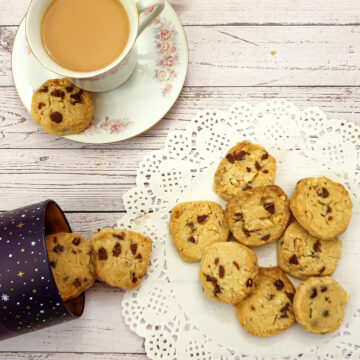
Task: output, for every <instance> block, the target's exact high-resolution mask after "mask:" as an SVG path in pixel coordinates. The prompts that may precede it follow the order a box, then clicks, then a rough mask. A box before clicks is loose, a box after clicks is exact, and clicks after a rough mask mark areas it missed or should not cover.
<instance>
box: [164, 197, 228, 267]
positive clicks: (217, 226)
mask: <svg viewBox="0 0 360 360" xmlns="http://www.w3.org/2000/svg"><path fill="white" fill-rule="evenodd" d="M169 229H170V234H171V238H172V240H173V243H174V245H175V248H176V250H177V251H178V253H179V255H180V257H181V259H182V260H183V261H186V262H194V261H199V260H200V259H201V257H202V255H203V253H204V250H205V249H206V247H207V246H209V245H210V244H213V243H215V242H221V241H227V240H228V238H229V235H230V231H229V229H228V227H227V225H226V223H225V218H224V211H223V209H222V207H221V206H220V205H219V204H217V203H214V202H211V201H193V202H184V203H180V204H178V205H176V206H175V207H174V209H173V210H172V213H171V216H170V222H169Z"/></svg>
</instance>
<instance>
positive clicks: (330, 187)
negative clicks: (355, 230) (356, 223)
mask: <svg viewBox="0 0 360 360" xmlns="http://www.w3.org/2000/svg"><path fill="white" fill-rule="evenodd" d="M290 207H291V210H292V212H293V214H294V216H295V218H296V220H297V221H298V222H299V224H300V225H301V226H302V227H303V228H305V229H306V230H307V231H308V232H309V233H310V234H311V235H313V236H315V237H317V238H319V239H323V240H330V239H333V238H334V237H335V236H337V235H339V234H341V233H343V232H344V231H345V230H346V228H347V226H348V224H349V222H350V218H351V213H352V202H351V199H350V196H349V193H348V192H347V191H346V189H345V187H344V186H343V185H341V184H339V183H336V182H334V181H332V180H330V179H328V178H326V177H325V176H322V177H319V178H313V177H311V178H306V179H302V180H300V181H299V182H298V183H297V185H296V188H295V192H294V195H293V196H292V198H291V200H290Z"/></svg>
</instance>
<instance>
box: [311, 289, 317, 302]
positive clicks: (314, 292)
mask: <svg viewBox="0 0 360 360" xmlns="http://www.w3.org/2000/svg"><path fill="white" fill-rule="evenodd" d="M316 295H317V290H316V289H315V288H312V289H311V294H310V299H314V298H315V297H316Z"/></svg>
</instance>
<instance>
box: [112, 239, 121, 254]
mask: <svg viewBox="0 0 360 360" xmlns="http://www.w3.org/2000/svg"><path fill="white" fill-rule="evenodd" d="M120 254H121V245H120V243H118V242H117V243H116V244H115V246H114V248H113V256H115V257H118V256H119V255H120Z"/></svg>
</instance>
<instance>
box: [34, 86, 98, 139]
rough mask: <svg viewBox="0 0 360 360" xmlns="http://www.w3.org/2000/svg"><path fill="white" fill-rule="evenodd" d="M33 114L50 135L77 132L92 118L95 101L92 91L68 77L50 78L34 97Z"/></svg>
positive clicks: (37, 122)
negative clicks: (79, 85) (75, 83)
mask: <svg viewBox="0 0 360 360" xmlns="http://www.w3.org/2000/svg"><path fill="white" fill-rule="evenodd" d="M31 115H32V117H33V120H34V122H35V123H36V124H38V125H39V126H41V127H42V128H43V129H44V130H45V131H46V132H47V133H49V134H51V135H57V136H65V135H72V134H78V133H80V132H82V131H84V130H85V129H86V128H87V127H88V126H89V124H90V122H91V119H92V116H93V102H92V99H91V95H90V93H89V92H87V91H85V90H82V89H79V88H78V87H76V86H75V85H74V84H72V83H71V82H70V81H69V80H67V79H55V80H48V81H46V82H45V83H44V84H42V85H41V86H40V87H39V88H38V89H37V90H36V91H35V93H34V95H33V97H32V103H31Z"/></svg>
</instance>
